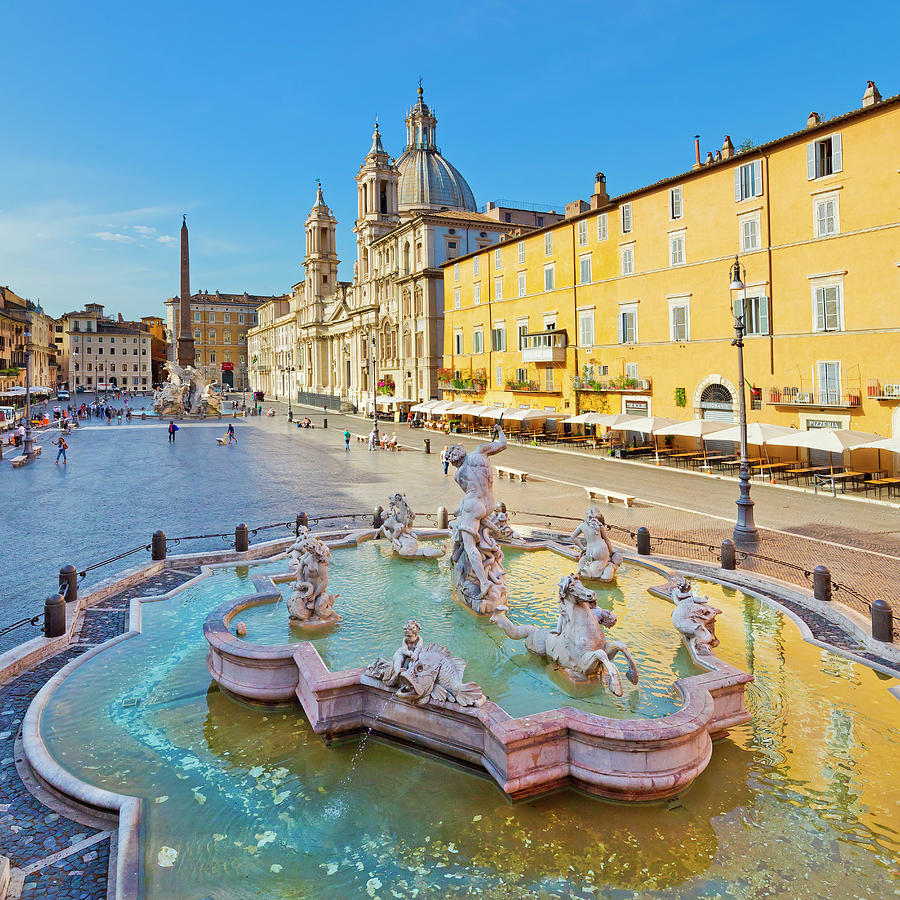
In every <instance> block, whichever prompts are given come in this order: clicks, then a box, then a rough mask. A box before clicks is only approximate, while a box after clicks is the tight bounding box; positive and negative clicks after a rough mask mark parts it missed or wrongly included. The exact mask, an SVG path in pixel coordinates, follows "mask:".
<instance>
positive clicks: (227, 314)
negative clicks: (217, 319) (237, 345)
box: [225, 313, 231, 325]
mask: <svg viewBox="0 0 900 900" xmlns="http://www.w3.org/2000/svg"><path fill="white" fill-rule="evenodd" d="M225 324H226V325H230V324H231V313H225Z"/></svg>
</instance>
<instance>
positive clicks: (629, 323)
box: [619, 304, 638, 344]
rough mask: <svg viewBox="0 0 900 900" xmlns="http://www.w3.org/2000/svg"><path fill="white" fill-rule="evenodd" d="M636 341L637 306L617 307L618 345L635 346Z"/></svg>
mask: <svg viewBox="0 0 900 900" xmlns="http://www.w3.org/2000/svg"><path fill="white" fill-rule="evenodd" d="M637 339H638V321H637V304H630V305H628V306H620V307H619V343H620V344H636V343H637Z"/></svg>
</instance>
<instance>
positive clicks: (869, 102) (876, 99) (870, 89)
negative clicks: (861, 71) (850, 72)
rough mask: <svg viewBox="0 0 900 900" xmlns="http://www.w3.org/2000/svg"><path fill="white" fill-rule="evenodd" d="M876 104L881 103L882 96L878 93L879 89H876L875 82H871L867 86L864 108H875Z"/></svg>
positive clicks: (864, 95)
mask: <svg viewBox="0 0 900 900" xmlns="http://www.w3.org/2000/svg"><path fill="white" fill-rule="evenodd" d="M876 103H881V94H880V93H879V91H878V88H877V87H875V82H874V81H870V82H868V83H867V84H866V92H865V93H864V94H863V102H862V105H863V108H865V107H866V106H874V105H875V104H876Z"/></svg>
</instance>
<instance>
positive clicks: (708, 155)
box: [703, 150, 715, 166]
mask: <svg viewBox="0 0 900 900" xmlns="http://www.w3.org/2000/svg"><path fill="white" fill-rule="evenodd" d="M711 162H715V160H714V159H713V155H712V150H708V151H707V152H706V162H704V163H703V165H705V166H708V165H709V164H710V163H711Z"/></svg>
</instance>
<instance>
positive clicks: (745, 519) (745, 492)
mask: <svg viewBox="0 0 900 900" xmlns="http://www.w3.org/2000/svg"><path fill="white" fill-rule="evenodd" d="M746 277H747V270H746V269H745V268H744V267H743V266H741V262H740V260H739V259H738V257H737V256H735V257H734V264H733V265H732V267H731V284H729V285H728V290H729V300H730V302H731V312H732V315H733V316H734V340H733V341H732V342H731V346H732V347H737V352H738V413H739V416H740V427H741V464H740V471H739V473H738V480H739V482H740V497H738V499H737V501H736V502H737V508H738V514H737V523H736V524H735V526H734V540H735V542H736V543H745V544H749V543H755V542H756V541H758V540H759V532H758V531H757V530H756V524H755V523H754V521H753V501H752V500H751V499H750V460H749V459H748V458H747V403H746V400H745V399H744V331H745V324H746V323H745V316H746V312H747V310H746V305H747V304H746V290H745V287H744V279H745V278H746ZM732 291H741V292H742V293H743V295H744V296H743V297H741V314H740V315H738V313H737V306H736V303H735V298H734V297H733V296H732V295H731V292H732Z"/></svg>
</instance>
